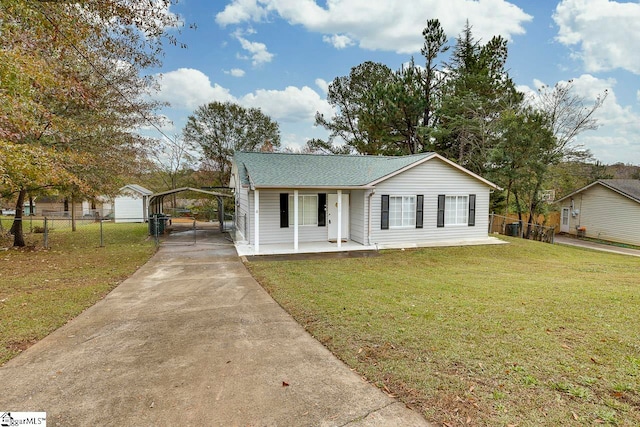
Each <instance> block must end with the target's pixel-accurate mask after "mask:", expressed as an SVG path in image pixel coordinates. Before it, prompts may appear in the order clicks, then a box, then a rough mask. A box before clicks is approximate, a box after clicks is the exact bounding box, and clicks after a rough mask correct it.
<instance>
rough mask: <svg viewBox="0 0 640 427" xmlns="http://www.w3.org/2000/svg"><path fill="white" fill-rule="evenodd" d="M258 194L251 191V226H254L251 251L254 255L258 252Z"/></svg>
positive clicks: (256, 191) (255, 191)
mask: <svg viewBox="0 0 640 427" xmlns="http://www.w3.org/2000/svg"><path fill="white" fill-rule="evenodd" d="M259 208H260V193H259V191H258V190H253V224H254V227H253V229H254V233H253V234H254V238H253V249H254V253H255V255H258V253H259V252H260V209H259Z"/></svg>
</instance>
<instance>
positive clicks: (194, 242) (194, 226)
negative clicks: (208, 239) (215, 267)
mask: <svg viewBox="0 0 640 427" xmlns="http://www.w3.org/2000/svg"><path fill="white" fill-rule="evenodd" d="M196 234H198V230H196V219H195V218H193V244H194V245H195V244H196Z"/></svg>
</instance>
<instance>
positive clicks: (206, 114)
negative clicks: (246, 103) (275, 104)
mask: <svg viewBox="0 0 640 427" xmlns="http://www.w3.org/2000/svg"><path fill="white" fill-rule="evenodd" d="M183 135H184V139H185V141H186V142H188V143H190V144H193V145H195V146H197V147H199V148H200V149H201V150H202V153H203V155H204V157H205V159H207V160H208V161H209V162H210V164H211V165H212V166H213V167H214V168H215V169H216V170H217V171H218V179H219V184H220V185H226V184H228V182H229V178H230V176H231V158H232V157H233V154H234V153H235V152H236V151H257V150H262V149H265V148H266V149H271V150H272V149H273V147H279V146H280V129H279V126H278V123H277V122H275V121H273V120H272V119H271V118H270V117H269V116H267V115H265V114H264V113H263V112H262V111H261V110H260V109H258V108H244V107H242V106H240V105H238V104H234V103H231V102H224V103H222V102H211V103H209V104H206V105H202V106H200V107H198V108H197V109H196V111H195V112H194V114H193V115H191V116H189V118H188V119H187V124H186V125H185V127H184V129H183Z"/></svg>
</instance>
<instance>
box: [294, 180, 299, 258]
mask: <svg viewBox="0 0 640 427" xmlns="http://www.w3.org/2000/svg"><path fill="white" fill-rule="evenodd" d="M298 220H299V218H298V190H293V250H294V251H295V252H298Z"/></svg>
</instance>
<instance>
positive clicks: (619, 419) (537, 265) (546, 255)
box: [249, 238, 640, 426]
mask: <svg viewBox="0 0 640 427" xmlns="http://www.w3.org/2000/svg"><path fill="white" fill-rule="evenodd" d="M505 240H508V241H509V242H510V244H509V245H498V246H476V247H458V248H427V249H420V250H411V251H387V252H382V254H381V256H380V257H375V258H351V259H338V260H336V259H325V260H314V261H287V262H252V263H250V264H249V267H250V269H251V271H252V273H253V274H254V276H255V277H256V278H257V279H258V280H259V281H260V282H261V283H262V284H263V286H264V287H265V288H266V289H267V290H268V291H269V292H270V293H271V294H272V296H273V297H274V298H275V299H276V300H277V301H278V302H279V303H280V304H281V305H282V306H283V307H285V308H286V309H287V310H288V311H289V312H290V313H291V314H292V315H293V316H294V317H295V318H296V319H297V320H298V321H299V322H300V323H301V324H302V325H303V326H305V328H307V330H309V331H310V332H311V333H312V334H313V335H314V336H315V337H316V338H317V339H319V340H320V341H321V342H322V343H324V344H325V345H326V346H327V347H328V348H329V349H330V350H331V351H333V352H334V353H335V354H336V355H337V356H338V357H339V358H340V359H342V360H343V361H345V362H346V363H347V364H348V365H350V366H351V367H353V368H354V369H356V370H357V371H358V372H360V373H361V374H362V375H364V376H366V377H367V378H368V379H369V381H371V382H372V383H374V384H376V385H378V386H379V387H380V388H382V389H384V390H386V391H388V392H389V393H391V394H393V395H396V396H398V397H399V398H400V399H402V400H403V401H404V402H405V403H407V404H408V405H410V406H412V407H413V408H416V409H417V410H419V411H421V412H422V413H423V414H424V415H425V417H426V418H427V419H429V420H431V421H434V422H436V423H443V424H444V423H447V424H448V425H466V424H467V422H469V423H471V425H490V426H493V425H503V426H506V425H518V426H539V425H546V426H556V425H592V424H609V425H620V426H637V425H640V326H639V324H640V323H639V322H640V268H639V267H640V262H639V260H638V259H637V258H634V257H628V256H621V255H615V254H608V253H602V252H594V251H588V250H583V249H579V248H572V247H565V246H560V245H548V244H543V243H538V242H531V241H525V240H520V239H512V238H505Z"/></svg>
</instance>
